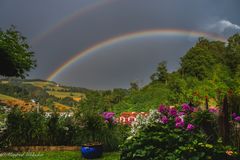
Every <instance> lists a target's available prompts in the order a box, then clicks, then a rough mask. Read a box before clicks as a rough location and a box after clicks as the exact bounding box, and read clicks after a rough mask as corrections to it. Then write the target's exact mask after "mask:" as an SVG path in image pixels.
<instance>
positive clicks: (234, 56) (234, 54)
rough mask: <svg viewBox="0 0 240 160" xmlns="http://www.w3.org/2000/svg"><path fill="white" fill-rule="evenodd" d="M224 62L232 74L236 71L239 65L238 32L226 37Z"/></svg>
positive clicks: (239, 47) (239, 36)
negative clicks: (226, 44)
mask: <svg viewBox="0 0 240 160" xmlns="http://www.w3.org/2000/svg"><path fill="white" fill-rule="evenodd" d="M224 59H225V63H226V65H227V66H228V67H229V68H230V70H231V71H232V73H233V74H235V73H236V72H237V69H238V65H240V34H235V35H233V36H232V37H230V38H229V39H228V46H227V48H226V54H225V58H224Z"/></svg>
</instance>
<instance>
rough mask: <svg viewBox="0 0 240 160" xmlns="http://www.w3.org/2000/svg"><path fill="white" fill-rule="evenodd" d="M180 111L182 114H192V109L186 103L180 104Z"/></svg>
mask: <svg viewBox="0 0 240 160" xmlns="http://www.w3.org/2000/svg"><path fill="white" fill-rule="evenodd" d="M182 110H183V111H184V112H193V108H192V107H191V106H189V105H188V104H187V103H184V104H182Z"/></svg>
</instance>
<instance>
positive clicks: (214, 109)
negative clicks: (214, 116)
mask: <svg viewBox="0 0 240 160" xmlns="http://www.w3.org/2000/svg"><path fill="white" fill-rule="evenodd" d="M208 111H209V112H211V113H217V111H218V110H217V109H216V108H209V109H208Z"/></svg>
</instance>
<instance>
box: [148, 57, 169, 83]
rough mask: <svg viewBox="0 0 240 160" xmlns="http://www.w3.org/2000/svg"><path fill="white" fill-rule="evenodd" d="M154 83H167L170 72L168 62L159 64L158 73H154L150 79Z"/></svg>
mask: <svg viewBox="0 0 240 160" xmlns="http://www.w3.org/2000/svg"><path fill="white" fill-rule="evenodd" d="M150 78H151V80H152V81H160V82H164V83H167V79H168V71H167V62H166V61H162V62H160V63H159V64H158V67H157V71H156V72H155V73H153V75H152V76H151V77H150Z"/></svg>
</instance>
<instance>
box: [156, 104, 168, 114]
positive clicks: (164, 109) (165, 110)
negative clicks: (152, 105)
mask: <svg viewBox="0 0 240 160" xmlns="http://www.w3.org/2000/svg"><path fill="white" fill-rule="evenodd" d="M167 111H168V109H167V107H166V106H164V105H160V106H159V108H158V112H160V113H165V112H167Z"/></svg>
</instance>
